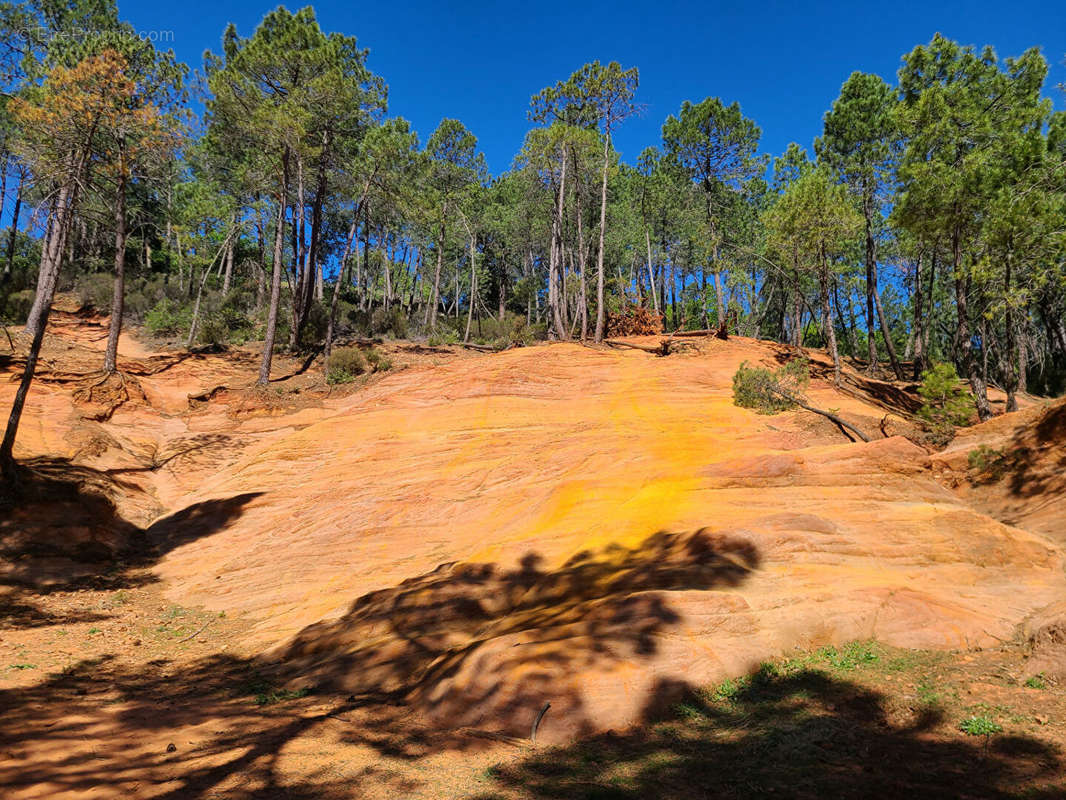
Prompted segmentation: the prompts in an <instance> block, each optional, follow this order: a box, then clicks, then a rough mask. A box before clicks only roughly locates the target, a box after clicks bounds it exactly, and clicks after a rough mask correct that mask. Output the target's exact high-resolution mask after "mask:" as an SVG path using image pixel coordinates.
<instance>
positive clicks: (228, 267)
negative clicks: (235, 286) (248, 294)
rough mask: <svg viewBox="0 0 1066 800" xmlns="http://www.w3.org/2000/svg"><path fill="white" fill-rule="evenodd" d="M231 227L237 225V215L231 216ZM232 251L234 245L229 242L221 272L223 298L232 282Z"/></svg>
mask: <svg viewBox="0 0 1066 800" xmlns="http://www.w3.org/2000/svg"><path fill="white" fill-rule="evenodd" d="M233 225H234V226H236V225H237V215H236V214H234V215H233ZM233 251H234V243H233V241H230V243H229V247H227V248H226V255H225V262H224V269H223V272H222V296H223V297H225V296H226V295H228V294H229V290H230V284H231V283H232V281H233Z"/></svg>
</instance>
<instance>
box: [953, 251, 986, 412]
mask: <svg viewBox="0 0 1066 800" xmlns="http://www.w3.org/2000/svg"><path fill="white" fill-rule="evenodd" d="M951 251H952V268H953V275H954V279H955V306H956V310H957V312H958V316H957V318H956V324H955V347H956V350H957V351H958V353H959V359H960V361H961V362H962V368H963V371H964V373H965V374H966V375H967V377H968V378H969V380H970V388H971V389H973V394H974V400H975V402H976V404H977V416H978V418H979V419H980V420H981V421H982V422H983V421H984V420H986V419H990V418H991V417H992V408H991V406H989V404H988V387H987V386H986V385H985V382H984V381H983V380H982V379H981V374H980V370H979V367H978V365H977V360H976V359H975V358H974V357H973V337H972V335H971V333H970V318H969V310H968V308H967V306H968V300H969V297H968V295H969V286H968V281H967V279H966V276H965V275H963V270H962V248H961V243H960V241H959V232H958V231H954V232H953V234H952V237H951ZM981 344H982V346H983V345H984V344H985V343H984V342H982V343H981Z"/></svg>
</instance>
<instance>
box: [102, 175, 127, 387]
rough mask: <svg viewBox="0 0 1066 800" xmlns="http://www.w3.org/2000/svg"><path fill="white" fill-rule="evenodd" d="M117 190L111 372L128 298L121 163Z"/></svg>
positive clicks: (108, 357) (107, 362) (107, 359)
mask: <svg viewBox="0 0 1066 800" xmlns="http://www.w3.org/2000/svg"><path fill="white" fill-rule="evenodd" d="M117 183H118V186H117V189H116V192H115V287H114V291H113V292H112V294H111V326H110V328H109V329H108V332H107V350H106V351H105V352H104V372H106V373H107V374H109V375H110V374H111V373H113V372H115V370H116V369H117V366H118V337H119V334H121V333H122V314H123V311H124V306H125V299H126V175H125V170H124V169H122V167H121V165H120V168H119V176H118V180H117Z"/></svg>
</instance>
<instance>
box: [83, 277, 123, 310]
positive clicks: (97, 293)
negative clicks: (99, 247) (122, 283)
mask: <svg viewBox="0 0 1066 800" xmlns="http://www.w3.org/2000/svg"><path fill="white" fill-rule="evenodd" d="M75 286H76V290H77V293H78V300H80V301H81V304H82V305H83V306H89V307H91V308H94V309H96V310H97V311H102V312H107V311H109V310H110V309H111V300H112V296H113V294H114V292H115V276H114V275H111V274H109V273H106V272H97V273H92V274H89V275H82V276H81V277H79V278H78V281H77V283H76V285H75Z"/></svg>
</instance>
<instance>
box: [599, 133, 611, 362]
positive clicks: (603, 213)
mask: <svg viewBox="0 0 1066 800" xmlns="http://www.w3.org/2000/svg"><path fill="white" fill-rule="evenodd" d="M610 147H611V130H610V128H609V127H608V129H607V132H606V135H605V136H604V137H603V181H602V184H601V186H600V249H599V252H598V253H597V254H596V343H597V344H599V343H600V342H602V341H603V329H604V322H605V320H606V316H605V314H606V310H605V309H604V300H603V251H604V242H605V239H606V233H607V170H608V167H609V166H610V163H611V151H610Z"/></svg>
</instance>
